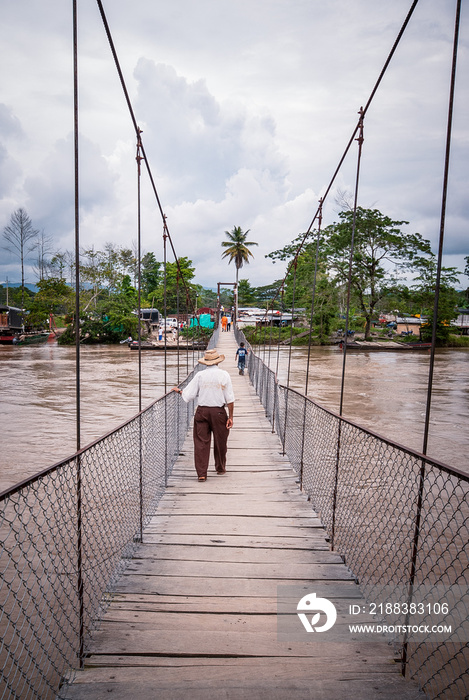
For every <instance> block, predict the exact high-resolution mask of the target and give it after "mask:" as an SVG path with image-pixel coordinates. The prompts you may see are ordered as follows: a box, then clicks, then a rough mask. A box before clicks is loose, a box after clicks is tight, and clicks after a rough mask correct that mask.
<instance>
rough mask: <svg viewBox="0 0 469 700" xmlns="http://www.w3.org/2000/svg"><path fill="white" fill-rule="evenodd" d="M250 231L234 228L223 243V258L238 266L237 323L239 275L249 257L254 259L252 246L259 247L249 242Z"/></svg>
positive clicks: (236, 315) (238, 227)
mask: <svg viewBox="0 0 469 700" xmlns="http://www.w3.org/2000/svg"><path fill="white" fill-rule="evenodd" d="M249 231H250V229H248V230H247V231H246V232H244V231H243V229H242V228H241V226H234V227H233V230H232V231H225V236H226V237H227V238H228V240H227V241H223V242H222V246H223V248H226V250H225V252H224V253H223V255H222V256H221V257H222V258H229V260H228V263H230V262H232V261H233V260H234V264H235V265H236V292H235V319H234V320H235V323H236V319H237V317H238V274H239V269H240V267H243V265H244V263H246V264H248V263H249V256H251V258H253V257H254V256H253V254H252V253H251V251H250V250H249V247H248V246H250V245H257V243H255V241H247V240H246V237H247V235H248V233H249Z"/></svg>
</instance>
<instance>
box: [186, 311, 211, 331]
mask: <svg viewBox="0 0 469 700" xmlns="http://www.w3.org/2000/svg"><path fill="white" fill-rule="evenodd" d="M197 325H200V326H201V327H202V328H213V327H214V326H215V323H214V322H213V321H212V320H211V318H210V314H200V316H199V323H198V324H197V319H196V318H191V323H190V327H191V328H192V327H193V326H197Z"/></svg>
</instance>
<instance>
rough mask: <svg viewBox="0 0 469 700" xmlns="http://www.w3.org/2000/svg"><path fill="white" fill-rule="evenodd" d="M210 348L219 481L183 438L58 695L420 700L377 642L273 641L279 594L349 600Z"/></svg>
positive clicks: (82, 698)
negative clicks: (75, 668) (220, 389)
mask: <svg viewBox="0 0 469 700" xmlns="http://www.w3.org/2000/svg"><path fill="white" fill-rule="evenodd" d="M218 348H219V349H220V350H221V352H223V353H224V354H225V355H226V361H225V362H224V363H223V365H221V366H222V368H224V369H226V370H228V371H229V372H230V374H231V375H232V379H233V385H234V389H235V395H236V403H235V423H234V428H233V430H232V431H231V435H230V440H229V452H228V465H227V469H228V473H227V474H226V475H225V476H218V475H216V474H215V471H214V469H213V467H211V470H210V471H209V478H208V480H207V481H206V482H205V483H199V482H198V481H197V480H196V475H195V470H194V467H193V450H192V439H191V436H190V435H189V436H188V438H187V440H186V443H185V445H184V448H183V454H182V455H181V457H180V458H179V460H178V462H177V464H176V465H175V468H174V471H173V474H172V477H171V478H170V481H169V485H168V489H167V492H166V494H165V495H164V497H163V499H162V501H161V503H160V507H159V510H158V514H157V515H156V516H155V517H154V518H153V519H152V521H151V523H150V525H149V527H148V528H147V530H146V531H145V536H144V543H143V544H142V545H141V546H140V547H139V550H138V552H137V553H136V555H135V558H134V559H133V561H132V563H131V565H130V566H129V568H128V570H127V571H126V573H125V575H124V576H122V578H121V580H120V583H119V585H118V587H117V593H116V595H115V596H114V599H113V602H112V603H111V606H110V608H109V610H108V612H107V614H106V616H105V618H104V620H103V621H102V623H101V625H100V629H99V631H98V632H97V634H96V635H95V637H94V640H93V644H92V648H91V655H90V657H89V658H87V660H86V667H85V669H84V670H83V671H80V672H78V674H77V677H76V680H75V682H74V683H73V685H72V686H71V687H70V688H69V690H68V691H67V698H70V700H91V699H92V700H102V699H103V698H106V699H108V698H110V697H111V698H113V699H114V700H128V699H129V698H139V700H140V699H142V700H156V698H164V699H165V700H182V699H183V698H184V700H187V698H190V700H199V699H200V700H202V699H203V700H206V698H215V699H217V700H218V698H220V699H221V700H245V699H246V700H247V699H248V698H249V699H250V700H264V699H266V700H267V698H268V699H269V700H283V699H284V698H285V699H286V698H292V699H293V700H308V699H310V698H311V699H312V698H316V699H317V698H322V699H324V700H345V699H347V700H348V699H349V698H357V700H367V699H370V700H371V699H375V698H380V699H386V700H388V699H389V700H391V699H393V700H394V699H395V698H399V699H400V700H414V699H415V700H416V699H417V698H419V699H421V698H423V697H424V695H423V694H422V693H420V692H419V690H418V689H417V688H416V686H414V685H413V684H411V683H409V682H406V681H404V680H403V679H402V677H401V676H400V673H399V665H398V664H397V663H396V661H395V659H394V658H393V650H392V648H391V647H390V646H388V645H386V644H385V643H382V642H375V643H369V642H368V643H358V642H345V643H342V644H337V643H327V644H325V643H323V642H319V643H318V642H307V643H301V642H290V641H289V642H283V641H282V642H281V641H278V638H277V586H278V585H301V586H304V587H305V590H308V588H309V590H310V589H311V586H314V590H315V591H316V592H317V594H318V595H324V596H326V597H329V598H331V599H336V600H340V599H350V598H352V599H353V598H356V597H357V596H359V590H358V587H357V586H356V585H355V582H354V581H353V578H352V576H351V574H350V572H349V571H348V569H347V568H346V567H345V565H344V564H343V563H342V561H341V559H340V557H339V556H338V555H337V554H335V553H333V552H330V551H329V546H328V544H327V541H326V533H325V531H324V530H323V529H322V527H321V524H320V522H319V520H318V519H317V517H315V514H314V513H313V511H312V510H311V507H310V505H309V504H308V503H307V501H306V499H305V497H304V496H303V495H302V494H301V493H300V491H299V490H298V485H297V484H296V477H295V475H294V473H293V471H292V469H291V467H290V465H289V463H288V461H287V459H286V458H285V457H284V456H282V454H281V446H280V443H279V440H278V438H277V436H276V435H273V434H272V432H271V427H270V424H269V423H268V421H267V419H266V418H265V415H264V411H263V409H262V406H261V405H260V403H259V400H258V398H257V396H256V394H255V392H254V389H253V388H252V386H251V384H250V382H249V378H248V377H247V376H244V377H241V376H239V375H238V372H237V369H236V367H235V363H234V355H235V352H236V345H235V339H234V334H232V333H221V334H220V341H219V344H218Z"/></svg>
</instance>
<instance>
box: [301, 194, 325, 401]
mask: <svg viewBox="0 0 469 700" xmlns="http://www.w3.org/2000/svg"><path fill="white" fill-rule="evenodd" d="M321 225H322V198H321V199H320V200H319V217H318V231H317V236H316V256H315V261H314V276H313V293H312V296H311V315H310V320H309V336H308V358H307V362H306V377H305V396H307V395H308V382H309V363H310V360H311V343H312V335H313V318H314V311H315V308H314V305H315V301H316V281H317V276H318V260H319V240H320V237H321Z"/></svg>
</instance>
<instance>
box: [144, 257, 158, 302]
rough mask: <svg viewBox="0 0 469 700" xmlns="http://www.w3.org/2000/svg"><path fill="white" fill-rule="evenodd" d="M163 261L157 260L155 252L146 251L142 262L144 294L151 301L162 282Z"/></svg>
mask: <svg viewBox="0 0 469 700" xmlns="http://www.w3.org/2000/svg"><path fill="white" fill-rule="evenodd" d="M160 268H161V263H159V262H157V260H156V258H155V254H154V253H146V254H145V255H144V256H143V258H142V264H141V286H142V296H144V297H146V298H147V299H148V301H149V302H150V303H151V301H152V297H153V295H154V292H155V290H156V289H158V285H159V284H160V282H161V274H160Z"/></svg>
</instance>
